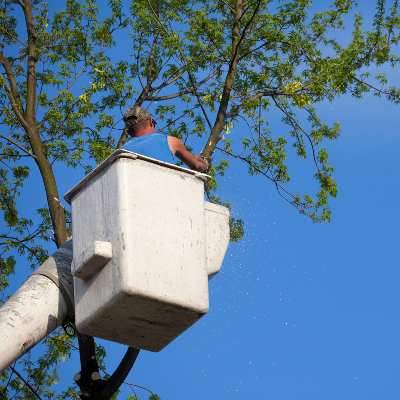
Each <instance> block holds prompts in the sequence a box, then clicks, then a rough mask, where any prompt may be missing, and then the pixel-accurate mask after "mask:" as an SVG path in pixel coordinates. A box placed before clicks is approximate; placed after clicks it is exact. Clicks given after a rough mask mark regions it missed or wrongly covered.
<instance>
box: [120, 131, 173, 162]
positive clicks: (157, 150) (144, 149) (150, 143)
mask: <svg viewBox="0 0 400 400" xmlns="http://www.w3.org/2000/svg"><path fill="white" fill-rule="evenodd" d="M122 148H123V149H125V150H129V151H132V152H133V153H137V154H141V155H142V156H146V157H151V158H155V159H156V160H160V161H164V162H167V163H170V164H175V163H174V157H173V155H172V151H171V149H170V148H169V146H168V137H167V136H164V135H161V134H159V133H147V134H146V135H143V136H140V137H133V138H132V139H131V140H130V141H129V142H128V143H126V144H125V145H124V146H122Z"/></svg>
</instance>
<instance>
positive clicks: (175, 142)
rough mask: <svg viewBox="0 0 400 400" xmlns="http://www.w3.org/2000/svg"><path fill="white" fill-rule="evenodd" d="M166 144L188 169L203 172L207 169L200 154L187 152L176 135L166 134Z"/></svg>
mask: <svg viewBox="0 0 400 400" xmlns="http://www.w3.org/2000/svg"><path fill="white" fill-rule="evenodd" d="M168 145H169V148H170V149H171V151H172V154H173V155H174V156H176V157H178V158H179V159H180V160H181V161H182V162H183V163H185V164H186V165H187V166H188V167H189V168H190V169H193V170H194V171H198V172H205V171H206V170H207V163H206V161H204V160H203V159H202V158H201V157H200V156H197V155H195V154H191V153H189V152H188V151H187V150H186V149H185V145H184V144H183V143H182V141H181V140H179V139H178V138H176V137H173V136H168Z"/></svg>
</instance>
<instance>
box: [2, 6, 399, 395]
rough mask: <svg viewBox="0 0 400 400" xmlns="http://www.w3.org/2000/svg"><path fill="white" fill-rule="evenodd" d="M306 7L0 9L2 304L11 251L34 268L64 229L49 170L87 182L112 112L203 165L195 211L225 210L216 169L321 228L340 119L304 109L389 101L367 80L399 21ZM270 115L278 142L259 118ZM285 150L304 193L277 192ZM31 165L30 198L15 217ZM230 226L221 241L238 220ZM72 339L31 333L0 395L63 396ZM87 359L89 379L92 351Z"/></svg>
mask: <svg viewBox="0 0 400 400" xmlns="http://www.w3.org/2000/svg"><path fill="white" fill-rule="evenodd" d="M318 6H319V4H318ZM311 7H312V1H311V0H297V1H295V0H293V1H274V2H273V1H268V0H248V1H245V0H211V1H210V0H196V1H194V0H179V1H176V0H165V1H156V0H141V1H136V2H132V3H131V4H130V5H129V4H127V3H123V2H122V1H120V0H110V1H109V2H108V3H107V4H103V3H102V4H97V3H96V1H94V0H87V1H74V0H67V1H66V3H65V4H64V5H63V6H62V10H55V9H54V8H55V6H53V5H52V6H50V5H49V4H47V3H44V2H42V1H40V0H0V35H1V41H0V43H1V52H0V62H1V65H2V74H1V75H0V102H1V107H0V123H1V124H2V127H3V129H2V132H1V134H0V139H1V141H0V147H1V154H0V162H1V166H0V177H1V180H0V209H1V212H2V217H3V220H4V223H3V230H2V232H1V233H0V235H1V246H2V249H1V259H0V263H1V270H0V273H1V276H0V287H1V290H2V293H3V298H2V302H4V301H5V300H6V297H5V293H6V292H5V290H6V288H7V287H8V278H9V276H10V275H11V274H14V273H16V272H18V269H20V267H19V266H17V265H16V262H15V258H14V257H13V255H14V254H15V252H17V253H18V254H19V255H20V256H25V257H26V259H27V261H28V262H29V263H30V264H31V266H32V267H35V266H36V265H38V264H40V263H42V262H43V261H44V260H45V259H46V258H47V257H48V254H47V251H46V250H45V246H44V243H45V242H52V241H53V242H55V244H56V246H57V247H60V246H61V245H62V244H63V243H64V242H65V241H66V239H67V237H68V236H69V235H70V228H71V227H70V216H69V213H68V211H67V210H66V209H65V207H64V206H63V204H62V200H60V195H59V192H58V188H59V182H58V180H57V179H56V174H55V168H60V167H58V165H61V166H62V168H63V170H65V171H68V168H83V170H84V171H85V173H88V172H90V171H91V170H92V168H93V167H95V166H96V165H97V164H99V163H100V162H101V161H102V160H104V159H105V158H106V157H107V156H109V155H110V154H111V153H112V152H113V151H114V150H115V149H116V148H120V147H122V146H123V145H124V143H125V142H126V141H127V139H128V136H127V133H126V130H125V129H124V127H123V123H122V121H121V115H122V114H123V112H124V110H125V109H126V108H127V107H128V106H133V105H141V106H143V107H146V108H149V110H150V111H151V112H152V114H153V115H154V116H155V117H156V119H157V121H158V122H159V123H160V124H159V126H160V125H163V126H160V128H159V133H160V134H166V135H172V136H176V137H178V138H180V139H181V140H183V141H184V143H185V145H186V147H187V149H188V150H189V151H193V149H194V148H196V149H202V150H201V154H202V155H204V156H206V157H210V156H213V157H214V161H215V163H214V164H215V165H214V166H213V168H212V171H211V175H212V176H213V180H212V181H211V182H210V183H209V184H208V185H207V188H206V196H208V198H209V200H210V201H212V202H215V203H218V204H224V205H225V206H228V207H230V208H231V206H230V205H229V203H227V202H226V201H225V200H224V199H220V198H219V197H218V196H217V192H216V191H217V188H218V181H219V178H220V177H222V176H223V175H224V173H225V172H226V171H227V169H228V168H229V167H230V163H233V162H240V163H241V164H242V165H243V167H245V168H246V169H247V170H248V174H249V175H250V176H252V175H262V176H263V177H265V178H266V182H267V181H268V182H270V183H271V184H272V185H273V187H275V188H276V190H277V191H278V192H279V194H280V195H281V196H282V197H283V198H284V199H285V200H286V201H288V202H289V203H290V204H291V205H292V206H294V207H296V208H297V209H298V210H299V211H300V213H302V214H304V215H307V216H308V217H309V218H311V220H312V221H314V222H317V223H319V222H322V221H329V220H330V218H331V212H330V209H329V205H328V201H329V199H330V198H335V197H336V195H337V187H336V181H335V179H334V175H333V172H334V168H333V166H331V165H330V163H329V156H328V152H327V148H326V145H327V143H329V141H331V140H334V139H337V138H338V137H339V134H340V125H339V122H337V123H334V124H333V125H332V126H328V124H326V123H325V122H324V121H323V120H322V119H321V118H320V117H319V116H318V113H317V108H318V105H319V104H320V103H322V102H326V101H332V100H334V99H335V98H338V97H340V96H341V95H344V94H351V95H352V96H354V97H355V98H357V99H361V98H362V97H363V95H365V94H366V93H369V92H372V93H373V94H374V95H375V96H378V97H381V96H384V97H385V98H386V99H387V100H388V101H392V102H394V103H396V104H397V103H398V102H399V95H400V92H399V90H398V89H397V88H396V87H394V86H389V83H388V78H387V76H386V75H385V74H384V73H377V74H375V71H376V70H377V69H378V70H379V67H381V66H383V65H389V66H391V67H393V68H394V67H396V66H397V64H398V62H399V57H398V56H397V55H396V54H395V53H394V49H395V48H396V45H397V43H398V39H399V35H400V34H399V33H398V32H399V27H400V26H399V24H400V20H399V17H398V13H397V10H398V1H397V0H395V1H391V2H390V1H385V0H378V1H377V8H376V14H375V16H374V19H373V22H372V26H370V27H369V30H365V28H364V25H363V18H362V14H361V13H360V12H358V11H357V10H358V9H357V5H356V4H355V2H354V1H352V0H335V1H333V2H332V4H327V6H326V7H325V9H323V10H320V11H318V12H314V11H313V12H310V9H311ZM313 7H314V8H315V6H313ZM345 20H347V21H351V23H353V28H352V33H351V40H350V41H349V43H347V44H343V43H341V42H340V40H339V39H337V33H338V31H340V30H343V29H344V28H345V25H344V21H345ZM117 51H118V52H117ZM117 55H118V56H117ZM371 71H374V74H375V75H372V72H371ZM277 113H278V114H279V115H280V116H281V121H282V125H281V126H280V127H279V131H278V132H277V131H273V130H272V129H271V128H270V126H269V122H268V121H269V119H270V118H271V115H276V114H277ZM235 132H236V133H235ZM238 132H241V133H240V134H239V133H238ZM288 146H290V147H293V148H294V150H295V153H296V154H297V156H299V157H300V158H304V159H305V158H307V157H308V158H310V160H311V161H310V162H311V163H313V165H314V169H315V172H314V175H313V176H312V177H310V178H314V179H315V181H316V182H317V184H318V190H317V193H316V194H315V195H309V194H303V195H299V194H293V193H291V191H290V187H289V185H288V183H289V181H290V179H291V175H290V170H289V166H290V165H289V164H288V151H289V150H288ZM32 169H36V170H37V171H38V173H39V176H40V178H41V186H40V187H41V188H43V190H44V194H45V198H46V204H44V205H43V207H42V208H40V209H38V210H29V211H27V209H25V208H24V210H23V212H21V210H20V209H19V208H18V199H19V197H20V196H21V193H23V185H24V183H25V182H26V181H27V179H33V178H31V171H32ZM35 172H36V171H35ZM34 176H37V174H34ZM306 182H307V179H304V185H305V186H306ZM22 214H26V215H22ZM38 221H39V222H38ZM230 222H231V241H233V242H235V241H238V240H240V238H241V237H242V236H243V234H244V225H243V221H242V220H241V219H235V218H233V217H232V218H231V221H230ZM24 278H25V277H24ZM73 340H74V339H71V338H70V337H68V336H66V335H65V334H64V333H63V331H58V332H56V333H55V334H54V336H53V337H52V338H50V337H49V338H47V339H46V340H45V341H44V343H43V346H42V349H43V355H42V356H41V357H40V358H39V359H38V360H36V361H35V362H33V361H31V360H30V358H29V355H28V357H27V358H24V360H23V361H21V362H20V364H19V365H18V367H17V366H15V369H12V370H8V371H6V372H4V373H3V374H2V375H1V379H2V382H3V385H2V386H0V389H1V393H2V395H3V396H4V397H5V398H11V397H13V396H14V398H39V397H40V398H46V399H52V398H71V399H75V398H78V395H77V394H76V385H75V386H74V385H72V386H71V387H69V388H68V389H67V390H66V391H64V392H62V393H60V394H55V389H54V384H55V383H57V381H58V380H59V379H60V377H59V375H58V372H57V371H58V368H59V366H60V363H61V362H64V361H67V360H68V359H69V357H71V354H72V352H73V349H74V346H76V343H75V342H73ZM74 343H75V344H74ZM96 352H97V363H98V365H99V367H101V369H104V368H105V365H104V362H103V360H104V356H105V350H104V349H103V348H100V347H97V350H96ZM18 371H20V372H18ZM23 376H25V377H27V378H24V377H23ZM114 396H115V395H114ZM152 396H153V395H152ZM154 398H156V397H154Z"/></svg>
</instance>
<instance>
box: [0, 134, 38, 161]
mask: <svg viewBox="0 0 400 400" xmlns="http://www.w3.org/2000/svg"><path fill="white" fill-rule="evenodd" d="M0 136H1V137H2V138H3V139H6V140H8V141H9V142H11V143H12V144H13V145H15V146H17V147H18V148H20V149H21V150H22V151H24V152H25V153H26V154H28V155H30V156H31V157H33V158H36V159H37V157H36V156H35V155H34V154H32V153H30V152H29V151H28V150H25V149H24V148H23V147H22V146H20V145H19V144H18V143H17V142H14V140H12V139H10V138H8V137H7V136H4V135H2V134H1V133H0Z"/></svg>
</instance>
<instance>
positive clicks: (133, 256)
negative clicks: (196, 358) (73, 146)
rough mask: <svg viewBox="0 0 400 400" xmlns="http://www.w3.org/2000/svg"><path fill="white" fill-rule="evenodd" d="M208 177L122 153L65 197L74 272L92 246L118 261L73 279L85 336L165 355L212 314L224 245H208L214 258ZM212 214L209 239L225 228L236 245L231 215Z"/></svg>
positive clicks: (79, 324) (217, 210) (218, 209)
mask: <svg viewBox="0 0 400 400" xmlns="http://www.w3.org/2000/svg"><path fill="white" fill-rule="evenodd" d="M209 179H210V177H208V176H207V175H204V174H199V173H196V172H194V171H191V170H188V169H185V168H180V167H176V166H173V165H170V164H167V163H163V162H160V161H157V160H153V159H149V158H148V157H143V156H140V155H136V154H134V153H131V152H127V151H125V150H119V151H117V152H115V153H114V154H113V155H112V156H111V157H110V158H109V159H108V160H106V161H105V162H104V163H103V164H101V165H100V166H99V167H98V168H97V169H95V170H94V171H93V172H92V173H91V174H89V175H88V176H87V177H86V178H85V180H84V181H83V182H80V183H79V184H78V185H77V186H75V187H74V188H73V189H72V190H71V191H70V192H68V193H67V194H66V196H65V199H66V200H67V201H68V202H70V201H71V206H72V226H73V241H74V264H79V261H78V262H77V261H76V260H78V259H79V257H81V255H82V254H83V253H85V252H88V250H87V249H89V248H90V247H91V246H92V243H93V242H95V241H102V242H109V243H111V245H112V259H111V260H110V262H109V263H107V264H106V265H105V266H104V267H103V268H102V269H101V270H99V271H98V272H97V273H96V274H95V275H94V276H93V277H91V278H90V279H88V280H86V281H84V280H82V279H79V278H74V282H75V323H76V326H77V329H78V330H79V331H80V332H82V333H85V334H88V335H91V336H96V337H100V338H103V339H107V340H111V341H115V342H118V343H123V344H127V345H129V346H132V347H137V348H140V349H145V350H150V351H160V350H162V349H163V348H164V347H165V346H166V345H168V344H169V343H170V342H171V341H172V340H174V339H175V338H176V337H178V336H179V335H180V334H181V333H182V332H184V331H185V330H186V329H188V328H189V327H190V326H191V325H193V324H194V323H195V322H196V321H198V320H199V319H200V318H201V317H202V316H203V315H205V314H206V313H207V311H208V264H210V266H211V265H212V267H210V268H211V269H212V274H215V273H216V272H218V270H219V268H220V267H221V263H222V259H223V255H224V254H225V251H226V247H227V243H225V242H224V243H223V244H220V243H218V245H216V246H213V245H210V246H209V247H210V249H211V250H212V251H211V252H212V253H213V254H212V255H211V256H210V257H208V258H207V246H206V218H205V212H206V211H205V202H204V182H205V181H207V180H209ZM207 210H208V211H207V212H208V213H210V215H214V216H216V217H217V219H218V218H219V221H218V222H216V223H214V224H212V223H209V224H208V226H209V229H208V230H209V231H210V237H211V236H212V238H213V239H212V240H220V239H221V233H217V232H216V231H217V229H218V226H220V227H221V228H222V229H223V230H224V234H222V236H223V238H224V239H225V237H226V236H227V237H228V241H229V221H228V220H229V212H228V211H227V210H224V208H223V207H219V206H216V207H212V206H211V207H208V208H207ZM211 219H212V217H210V220H211ZM89 252H90V251H89ZM221 254H222V258H221ZM218 264H219V265H218ZM80 265H81V269H82V270H84V268H85V265H84V263H81V264H80Z"/></svg>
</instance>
